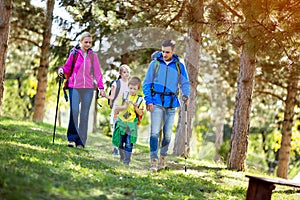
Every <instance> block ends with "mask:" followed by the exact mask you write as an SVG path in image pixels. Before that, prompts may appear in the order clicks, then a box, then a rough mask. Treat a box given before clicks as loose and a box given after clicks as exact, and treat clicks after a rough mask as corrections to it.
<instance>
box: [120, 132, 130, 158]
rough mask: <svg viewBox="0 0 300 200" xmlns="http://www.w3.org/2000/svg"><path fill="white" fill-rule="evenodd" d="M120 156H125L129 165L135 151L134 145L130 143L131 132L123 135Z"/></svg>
mask: <svg viewBox="0 0 300 200" xmlns="http://www.w3.org/2000/svg"><path fill="white" fill-rule="evenodd" d="M119 148H120V151H122V152H120V154H123V155H124V160H123V162H124V163H129V162H130V160H131V154H132V149H133V144H132V143H130V132H127V133H126V134H125V135H121V141H120V147H119Z"/></svg>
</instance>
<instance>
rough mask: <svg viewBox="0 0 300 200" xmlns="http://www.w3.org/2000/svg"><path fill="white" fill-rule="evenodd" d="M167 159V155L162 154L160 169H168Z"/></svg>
mask: <svg viewBox="0 0 300 200" xmlns="http://www.w3.org/2000/svg"><path fill="white" fill-rule="evenodd" d="M166 160H167V156H160V158H159V164H158V169H160V170H161V169H166Z"/></svg>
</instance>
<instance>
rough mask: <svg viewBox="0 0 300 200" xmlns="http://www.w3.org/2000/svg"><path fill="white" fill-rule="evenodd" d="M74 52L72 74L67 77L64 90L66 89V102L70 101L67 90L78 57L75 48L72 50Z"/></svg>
mask: <svg viewBox="0 0 300 200" xmlns="http://www.w3.org/2000/svg"><path fill="white" fill-rule="evenodd" d="M71 53H72V54H73V60H72V65H71V72H70V75H69V76H68V77H66V79H67V80H66V81H65V83H64V88H63V91H64V97H65V100H66V102H68V99H69V98H68V95H67V92H66V90H67V89H69V78H70V77H71V76H72V73H73V71H74V67H75V63H76V61H77V58H78V52H77V51H76V50H73V51H72V52H71Z"/></svg>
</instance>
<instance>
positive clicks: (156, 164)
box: [143, 40, 190, 171]
mask: <svg viewBox="0 0 300 200" xmlns="http://www.w3.org/2000/svg"><path fill="white" fill-rule="evenodd" d="M174 52H175V41H173V40H164V41H163V42H162V51H161V52H159V53H158V54H157V58H156V59H153V60H152V61H151V63H150V65H149V67H148V71H147V74H146V77H145V79H144V83H143V93H144V95H145V101H146V105H147V106H146V108H147V110H148V111H149V112H151V129H150V159H151V167H150V170H151V171H157V170H158V169H164V168H165V167H166V156H167V152H168V148H169V144H170V141H171V136H172V127H173V124H174V117H175V113H176V108H177V107H179V106H180V102H179V100H178V94H179V88H180V89H181V92H182V94H183V95H184V96H185V97H186V99H188V98H189V96H190V81H189V78H188V73H187V70H186V68H185V66H184V65H183V64H182V63H181V62H180V61H179V57H178V56H177V55H176V54H174ZM185 103H188V101H185ZM161 128H162V130H163V138H162V143H161V147H160V158H159V161H158V149H159V142H158V138H159V134H160V130H161Z"/></svg>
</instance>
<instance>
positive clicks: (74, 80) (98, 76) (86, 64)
mask: <svg viewBox="0 0 300 200" xmlns="http://www.w3.org/2000/svg"><path fill="white" fill-rule="evenodd" d="M73 51H77V54H78V56H77V60H76V63H75V65H74V69H73V73H72V75H71V77H70V78H69V87H70V88H94V84H93V80H94V79H95V80H96V81H97V84H98V88H100V89H104V86H103V81H102V72H101V69H100V64H99V60H98V56H97V54H96V53H93V55H92V56H94V77H93V74H92V72H91V68H92V64H91V54H92V52H93V51H92V50H89V51H88V55H87V56H86V57H84V52H83V51H82V50H81V49H76V48H74V49H73ZM73 56H74V54H73V53H71V54H70V55H69V57H68V59H67V61H66V63H65V65H64V66H62V67H60V68H63V70H64V74H65V75H66V77H69V76H70V73H71V67H72V62H73Z"/></svg>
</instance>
